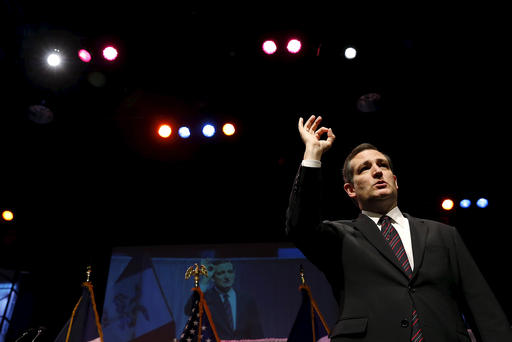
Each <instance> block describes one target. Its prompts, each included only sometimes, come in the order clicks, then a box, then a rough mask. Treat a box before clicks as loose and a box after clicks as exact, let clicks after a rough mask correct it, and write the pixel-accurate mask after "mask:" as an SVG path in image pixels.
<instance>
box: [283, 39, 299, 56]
mask: <svg viewBox="0 0 512 342" xmlns="http://www.w3.org/2000/svg"><path fill="white" fill-rule="evenodd" d="M301 47H302V44H301V42H300V40H298V39H290V40H289V41H288V45H286V48H287V49H288V51H289V52H290V53H298V52H299V51H300V48H301Z"/></svg>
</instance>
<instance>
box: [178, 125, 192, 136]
mask: <svg viewBox="0 0 512 342" xmlns="http://www.w3.org/2000/svg"><path fill="white" fill-rule="evenodd" d="M178 134H179V135H180V137H182V138H183V139H187V138H188V137H190V129H189V128H188V127H186V126H183V127H180V129H179V130H178Z"/></svg>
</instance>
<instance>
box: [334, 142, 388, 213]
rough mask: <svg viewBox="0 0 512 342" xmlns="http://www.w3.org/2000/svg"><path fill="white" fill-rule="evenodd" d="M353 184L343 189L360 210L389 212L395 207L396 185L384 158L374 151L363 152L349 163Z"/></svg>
mask: <svg viewBox="0 0 512 342" xmlns="http://www.w3.org/2000/svg"><path fill="white" fill-rule="evenodd" d="M350 165H351V166H352V171H353V175H354V178H353V184H351V183H346V184H345V186H344V188H345V191H346V192H347V194H348V195H349V197H351V198H353V199H355V200H356V201H357V202H358V204H359V207H360V208H361V209H366V210H370V211H377V210H376V209H388V207H389V210H391V209H392V208H393V207H394V206H396V202H397V196H398V191H397V190H398V185H397V182H396V176H395V175H394V174H393V171H391V168H390V165H389V162H388V160H387V159H386V156H384V154H382V153H380V152H379V151H376V150H364V151H361V152H359V153H358V154H356V156H355V157H354V158H353V159H352V160H351V161H350Z"/></svg>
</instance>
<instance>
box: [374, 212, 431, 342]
mask: <svg viewBox="0 0 512 342" xmlns="http://www.w3.org/2000/svg"><path fill="white" fill-rule="evenodd" d="M379 224H380V225H381V230H380V231H381V233H382V235H383V236H384V238H385V239H386V241H387V242H388V244H389V247H391V250H392V251H393V254H394V255H395V256H396V258H397V259H398V262H399V264H400V265H401V266H402V269H403V270H404V272H405V274H406V275H407V277H409V279H411V278H412V269H411V265H410V264H409V259H408V258H407V253H405V248H404V245H403V244H402V239H400V235H398V232H397V231H396V230H395V228H394V227H393V225H392V224H391V218H390V217H389V216H386V215H385V216H382V217H381V218H380V219H379ZM411 325H412V337H411V341H412V342H422V341H424V339H423V332H422V331H421V327H420V325H419V318H418V313H417V312H416V308H414V307H413V313H412V318H411Z"/></svg>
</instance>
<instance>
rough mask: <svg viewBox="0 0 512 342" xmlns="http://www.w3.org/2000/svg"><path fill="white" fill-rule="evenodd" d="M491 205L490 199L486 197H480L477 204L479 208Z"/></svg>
mask: <svg viewBox="0 0 512 342" xmlns="http://www.w3.org/2000/svg"><path fill="white" fill-rule="evenodd" d="M488 205H489V201H488V200H487V199H486V198H483V197H482V198H479V199H478V201H476V206H477V207H479V208H486V207H487V206H488Z"/></svg>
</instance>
